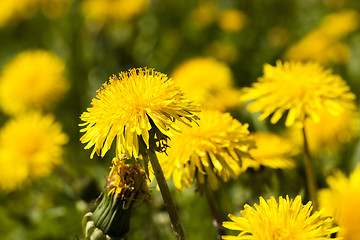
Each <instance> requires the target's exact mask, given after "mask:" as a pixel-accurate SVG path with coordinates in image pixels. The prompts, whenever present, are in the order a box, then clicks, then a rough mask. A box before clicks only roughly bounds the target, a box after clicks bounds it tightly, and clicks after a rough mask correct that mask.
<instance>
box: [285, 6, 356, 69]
mask: <svg viewBox="0 0 360 240" xmlns="http://www.w3.org/2000/svg"><path fill="white" fill-rule="evenodd" d="M358 25H359V16H358V14H357V12H355V11H353V10H344V11H340V12H337V13H332V14H330V15H327V16H325V17H324V18H323V19H322V21H321V24H320V26H319V27H317V28H315V29H314V30H312V31H310V32H309V33H308V34H306V35H305V36H304V37H303V38H302V39H300V40H299V41H298V42H297V43H295V44H294V45H293V46H291V47H290V48H289V49H288V50H287V51H286V53H285V58H286V59H288V60H300V61H309V60H311V61H317V62H319V63H321V64H328V63H330V62H333V63H344V62H346V61H347V60H348V59H349V55H350V50H349V47H348V46H346V45H345V44H344V43H342V42H340V38H342V37H345V36H346V35H348V34H349V33H351V32H353V31H354V30H356V29H357V28H358Z"/></svg>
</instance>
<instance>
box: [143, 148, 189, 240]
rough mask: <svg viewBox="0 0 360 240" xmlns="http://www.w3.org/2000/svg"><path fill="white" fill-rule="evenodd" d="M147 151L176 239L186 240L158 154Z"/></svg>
mask: <svg viewBox="0 0 360 240" xmlns="http://www.w3.org/2000/svg"><path fill="white" fill-rule="evenodd" d="M147 153H148V156H149V160H150V163H151V165H152V167H153V170H154V174H155V177H156V180H157V183H158V185H159V188H160V192H161V195H162V197H163V200H164V203H165V206H166V209H167V211H168V213H169V216H170V221H171V226H172V228H173V232H174V235H175V239H177V240H184V239H186V237H185V231H184V228H183V226H182V224H181V221H180V217H179V214H178V211H177V209H176V206H175V202H174V200H173V198H172V196H171V193H170V190H169V187H168V185H167V183H166V180H165V177H164V173H163V171H162V169H161V166H160V164H159V161H158V159H157V156H156V154H155V152H154V151H152V150H148V151H147Z"/></svg>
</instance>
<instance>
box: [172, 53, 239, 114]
mask: <svg viewBox="0 0 360 240" xmlns="http://www.w3.org/2000/svg"><path fill="white" fill-rule="evenodd" d="M172 77H173V79H174V81H175V82H176V83H177V84H178V85H179V86H180V88H181V89H183V90H184V91H185V92H186V93H187V96H188V97H189V98H191V99H192V100H194V101H195V102H197V103H199V104H201V105H202V106H204V107H205V108H209V109H215V110H221V111H224V110H226V109H228V108H231V107H234V106H236V105H238V104H240V100H239V99H240V92H239V91H238V90H237V89H235V88H234V87H233V77H232V73H231V69H230V68H229V67H228V66H227V65H226V64H225V63H222V62H219V61H217V60H215V59H212V58H203V57H198V58H193V59H190V60H187V61H185V62H184V63H182V64H180V65H179V66H178V67H177V68H176V69H175V70H174V72H173V74H172Z"/></svg>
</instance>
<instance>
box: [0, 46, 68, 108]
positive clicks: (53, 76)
mask: <svg viewBox="0 0 360 240" xmlns="http://www.w3.org/2000/svg"><path fill="white" fill-rule="evenodd" d="M68 88H69V84H68V82H67V81H66V79H65V63H64V62H63V60H61V59H60V58H59V57H57V56H55V55H54V54H53V53H51V52H47V51H42V50H37V51H25V52H21V53H20V54H18V55H17V56H16V57H15V58H14V59H12V60H11V61H10V62H9V63H7V64H6V65H5V66H4V68H3V71H2V74H1V76H0V107H1V109H2V110H3V111H4V112H5V113H8V114H17V113H21V112H24V111H27V110H29V109H49V108H51V107H53V105H54V103H55V102H56V101H58V100H59V99H60V98H61V97H62V96H63V95H64V94H65V92H66V91H67V90H68Z"/></svg>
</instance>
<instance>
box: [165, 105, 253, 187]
mask: <svg viewBox="0 0 360 240" xmlns="http://www.w3.org/2000/svg"><path fill="white" fill-rule="evenodd" d="M199 117H200V120H199V122H198V124H199V126H193V127H192V128H182V129H181V131H182V132H181V134H179V135H174V136H173V137H172V139H171V141H170V142H169V145H170V147H169V149H168V150H167V154H161V155H160V156H159V161H160V164H161V166H162V167H163V171H164V175H165V177H167V178H170V177H171V174H172V176H173V180H174V184H175V186H176V187H177V188H178V189H180V190H182V189H183V187H184V186H185V187H189V186H190V185H191V184H192V183H193V181H194V179H195V177H197V179H198V181H199V183H200V184H203V183H204V182H205V181H206V182H207V183H208V184H209V185H210V187H211V188H212V189H216V188H217V187H218V179H217V176H218V177H219V178H221V179H222V180H223V181H228V180H229V179H230V178H231V177H232V178H236V177H237V176H238V174H239V173H241V172H242V171H243V169H242V166H241V164H242V160H241V158H243V157H245V156H248V155H247V152H248V149H249V148H251V147H254V145H253V144H254V143H253V141H252V139H251V137H250V136H249V134H250V133H249V130H248V124H241V123H240V122H238V121H237V120H236V119H234V118H232V117H231V115H230V114H229V113H221V112H219V111H212V110H205V111H202V112H201V113H200V114H199Z"/></svg>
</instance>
